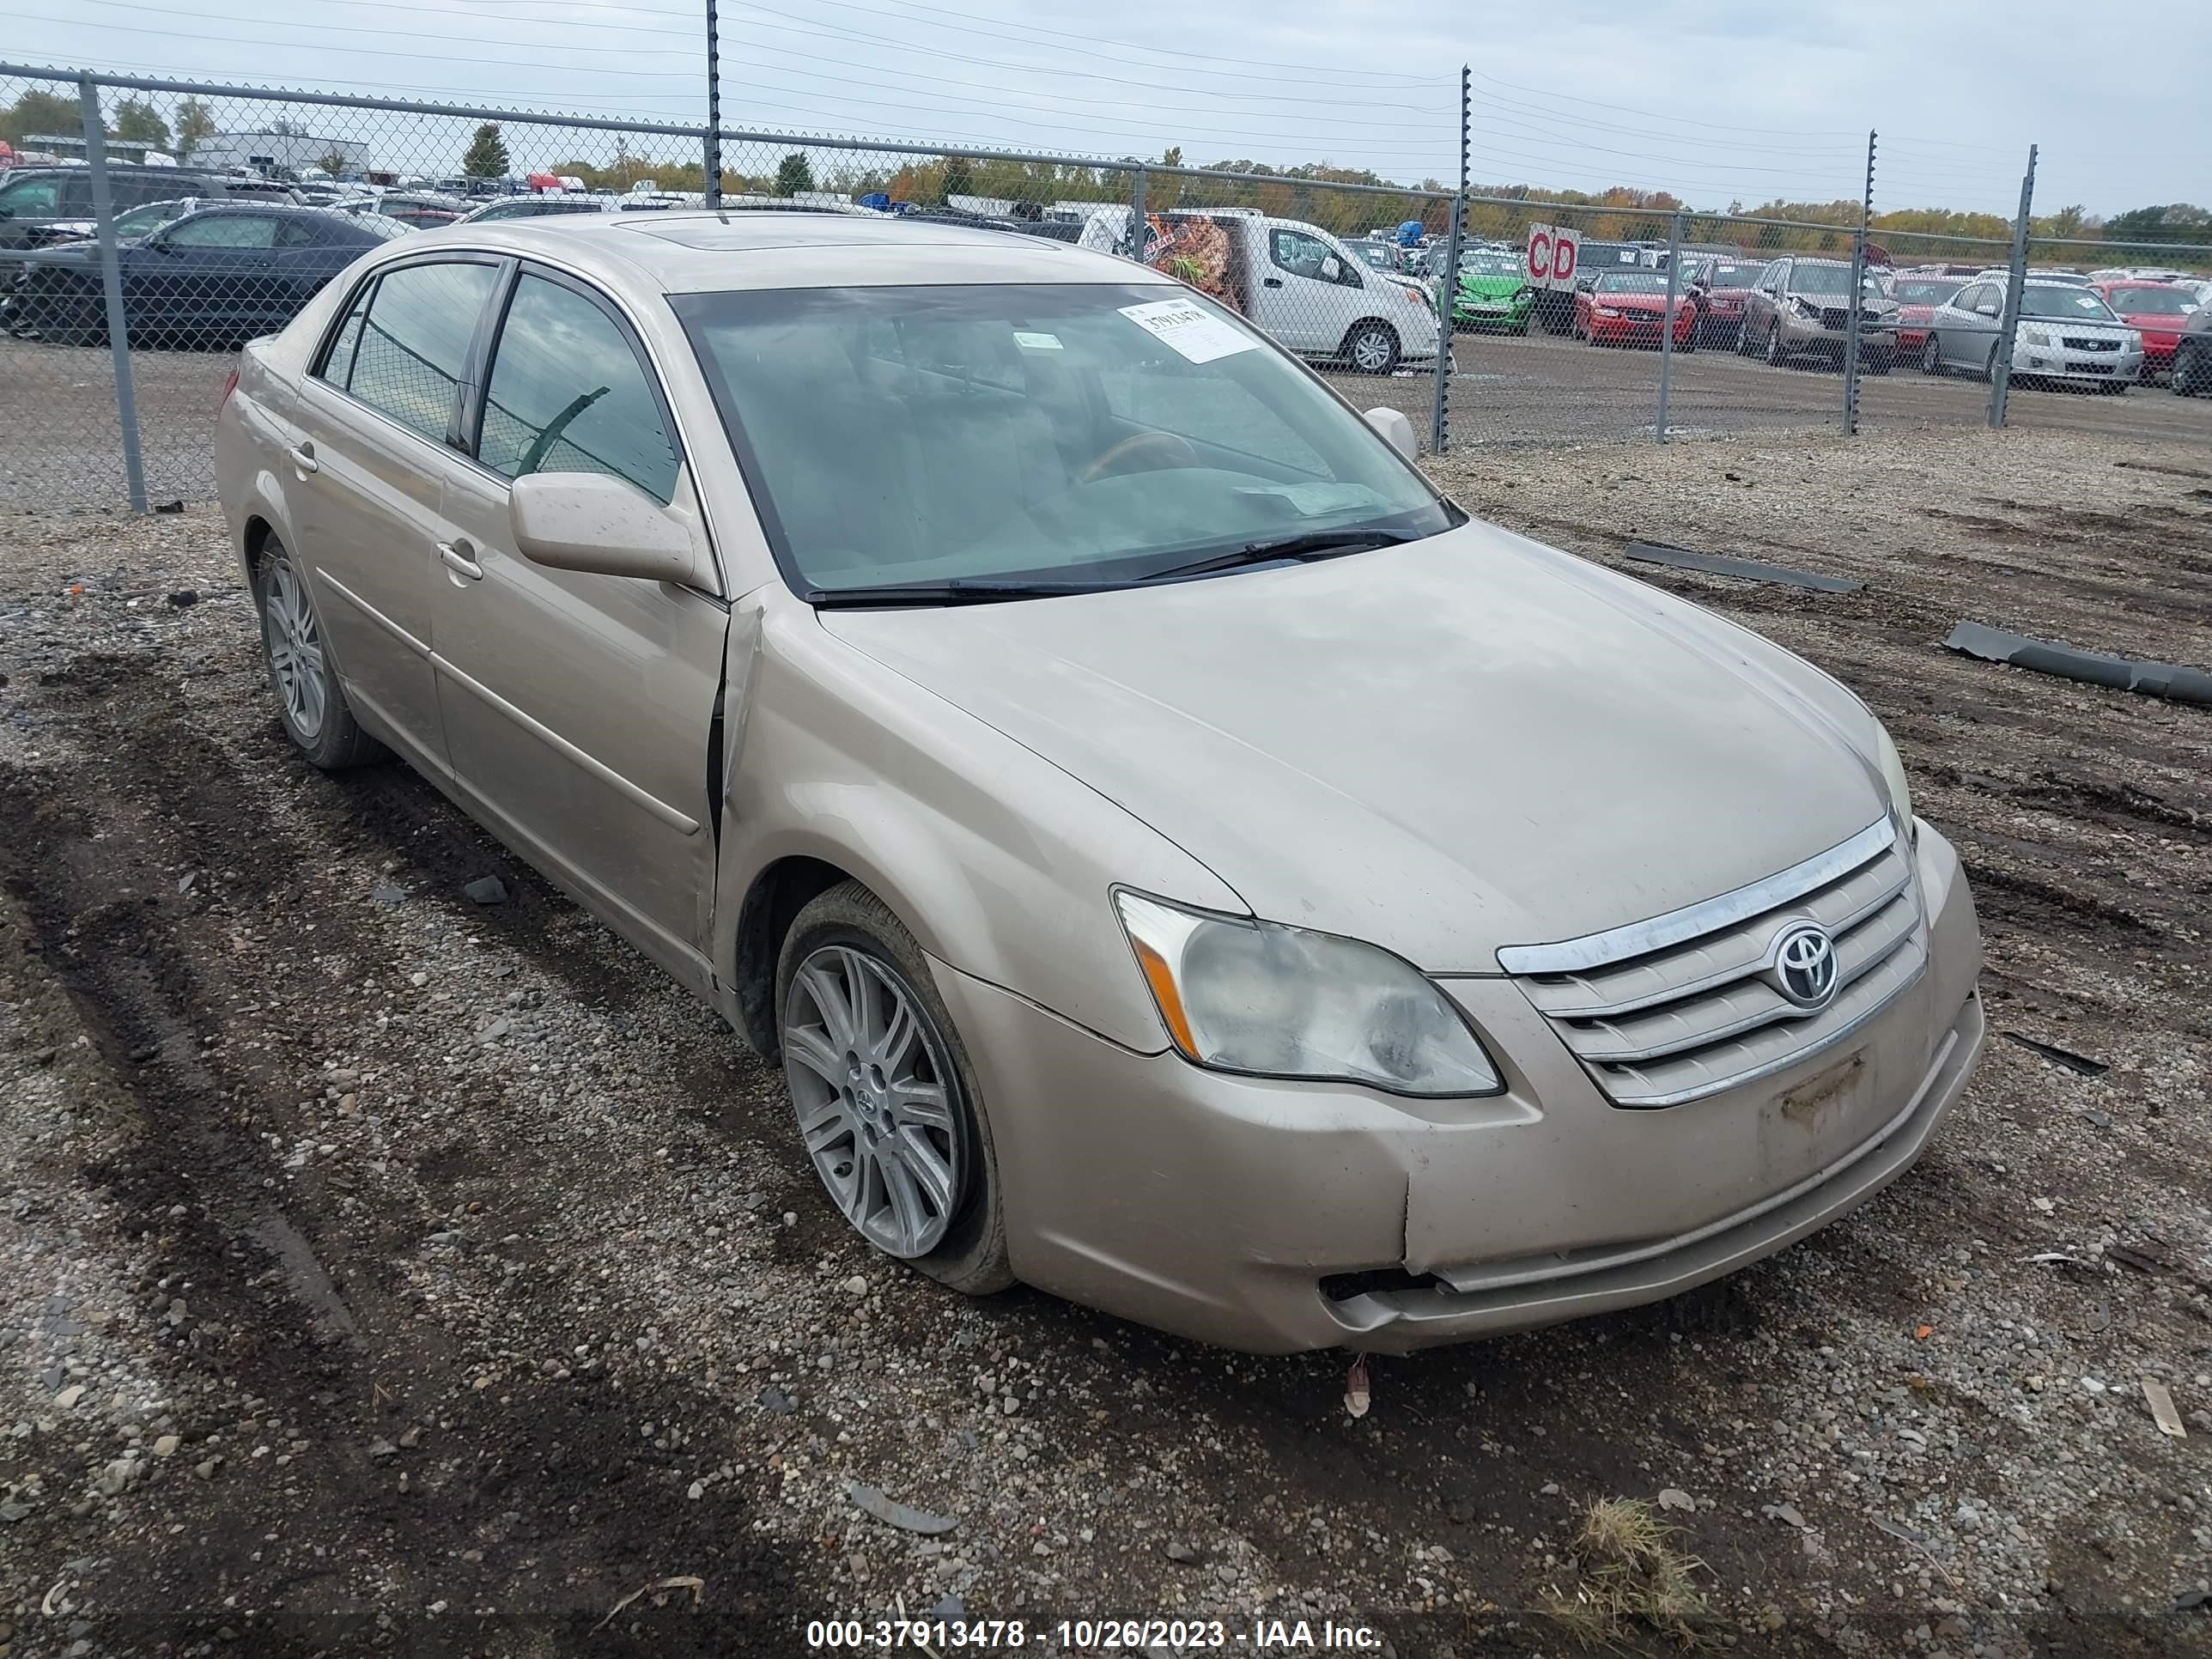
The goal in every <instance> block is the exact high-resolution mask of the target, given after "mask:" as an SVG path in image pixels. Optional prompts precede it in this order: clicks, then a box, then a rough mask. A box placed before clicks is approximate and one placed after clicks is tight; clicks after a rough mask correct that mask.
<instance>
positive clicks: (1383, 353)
mask: <svg viewBox="0 0 2212 1659" xmlns="http://www.w3.org/2000/svg"><path fill="white" fill-rule="evenodd" d="M1343 356H1344V357H1345V359H1346V361H1347V362H1350V363H1351V365H1352V368H1354V369H1355V370H1356V371H1358V373H1359V374H1389V373H1390V372H1391V370H1393V369H1395V368H1397V367H1398V331H1397V330H1395V329H1394V328H1392V327H1391V326H1390V325H1389V324H1388V323H1377V322H1373V321H1369V322H1364V323H1354V324H1353V325H1352V331H1351V332H1349V333H1348V334H1346V336H1345V337H1344V348H1343Z"/></svg>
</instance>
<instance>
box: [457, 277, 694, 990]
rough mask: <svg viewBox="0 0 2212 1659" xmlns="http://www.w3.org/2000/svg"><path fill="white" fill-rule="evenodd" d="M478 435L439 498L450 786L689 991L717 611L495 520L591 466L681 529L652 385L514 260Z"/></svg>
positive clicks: (590, 313) (595, 301)
mask: <svg viewBox="0 0 2212 1659" xmlns="http://www.w3.org/2000/svg"><path fill="white" fill-rule="evenodd" d="M477 425H478V430H477V435H476V440H475V445H474V447H475V452H476V456H477V464H476V465H463V466H461V467H459V468H457V469H456V471H455V475H454V477H453V482H452V483H450V484H449V485H448V487H447V495H446V516H447V519H448V520H451V522H452V526H453V537H452V539H451V541H450V542H449V544H447V547H446V549H444V550H443V551H442V554H441V568H440V570H439V573H438V575H437V579H436V580H435V583H434V592H435V610H436V632H437V641H438V648H437V653H436V658H435V662H436V667H437V675H438V702H439V707H440V708H441V710H442V712H443V714H444V720H445V728H446V738H447V744H448V746H449V747H450V750H451V751H452V755H453V769H454V773H455V775H456V777H457V778H458V780H459V783H460V785H461V787H462V788H463V790H464V791H465V793H467V794H468V796H469V797H470V798H471V800H472V801H473V803H474V804H475V805H476V806H477V809H478V810H479V811H481V812H483V815H484V816H485V817H486V818H487V819H488V821H489V822H491V823H494V824H495V827H497V828H498V829H500V830H501V834H502V835H504V836H506V837H507V839H508V840H510V841H511V842H513V844H515V845H516V846H517V847H518V848H521V849H522V850H523V851H524V852H525V854H526V856H528V857H529V858H530V859H531V860H532V862H533V863H535V864H536V865H538V867H539V868H540V869H542V870H544V871H545V872H547V873H548V874H549V875H550V876H552V877H553V878H555V879H556V880H557V881H560V882H561V883H562V884H563V885H565V886H567V887H568V888H569V889H570V890H572V891H574V892H576V893H578V894H579V895H580V896H582V897H583V898H584V899H585V900H586V902H588V903H590V904H591V905H592V908H595V909H597V910H599V912H600V913H601V914H602V915H605V916H606V917H607V918H608V919H609V920H610V921H611V922H612V923H613V924H614V925H615V926H616V927H617V928H618V929H619V930H620V931H621V932H623V933H624V934H625V935H626V936H627V937H628V938H629V939H630V940H631V941H632V942H633V943H635V945H638V947H639V948H640V949H641V950H643V951H647V953H648V954H649V955H651V956H653V957H655V958H657V959H658V960H659V961H660V962H661V963H663V964H664V965H665V966H666V967H667V968H668V969H670V970H671V971H672V972H674V973H675V974H676V975H678V977H679V978H680V979H682V980H684V981H685V982H686V983H687V984H690V985H691V986H692V987H694V988H695V989H697V990H699V991H701V992H702V993H703V992H704V991H705V990H706V988H707V985H708V978H709V973H708V960H709V958H708V927H709V924H710V922H711V921H712V914H713V901H714V840H715V826H714V811H715V808H714V803H713V802H712V801H711V800H710V799H709V796H708V778H709V775H710V769H711V765H712V763H710V761H709V757H708V750H709V745H710V743H711V742H712V734H713V732H714V730H715V711H716V709H717V707H718V706H719V702H720V690H721V672H722V647H723V642H724V640H725V638H726V635H727V634H728V632H729V609H728V606H727V605H726V604H725V603H724V602H723V600H722V599H721V598H720V596H718V595H709V594H705V593H700V592H693V591H692V590H690V589H689V588H684V587H678V586H674V585H672V584H670V583H665V582H651V581H642V580H636V579H635V578H626V577H619V576H599V575H591V574H585V573H582V572H578V571H572V570H555V569H551V568H547V567H544V566H542V565H537V564H532V562H530V561H529V560H527V559H526V558H524V557H522V556H521V555H520V553H518V552H517V551H516V550H515V547H514V542H513V535H512V533H511V531H510V529H509V519H508V510H507V506H508V504H507V495H508V488H509V485H510V484H511V483H512V482H513V480H514V479H516V478H519V477H523V476H525V475H526V474H529V473H533V472H596V473H602V474H606V475H610V476H611V477H617V478H620V479H622V480H623V481H624V482H625V483H629V485H631V486H632V487H633V488H635V489H637V490H638V491H640V492H641V494H643V495H647V496H648V497H650V498H651V499H652V500H653V501H656V502H659V503H660V504H661V505H662V506H663V507H665V509H666V510H667V511H668V512H670V513H672V514H674V515H676V516H678V517H679V518H683V519H684V520H687V524H688V525H689V526H696V523H697V520H698V513H697V506H696V499H695V497H694V496H693V495H692V491H691V486H690V479H689V477H688V476H687V475H686V473H685V471H684V465H683V463H682V460H681V459H680V458H679V457H678V454H677V453H676V447H675V444H674V442H673V440H672V438H671V433H672V431H673V427H672V425H671V422H670V421H669V419H668V416H667V412H666V406H665V403H664V401H663V399H662V397H661V394H660V391H659V381H658V380H657V379H656V377H655V376H654V374H653V370H652V368H650V366H649V365H648V364H647V362H646V360H645V357H644V354H643V353H642V352H641V350H640V349H639V348H638V345H637V343H636V340H635V337H634V336H633V334H632V333H631V331H630V330H629V326H628V325H626V324H625V323H623V321H622V320H621V319H620V317H619V316H618V314H617V313H616V311H615V310H614V309H613V307H611V305H609V304H608V303H607V302H606V301H605V300H604V299H602V298H601V297H600V296H599V295H596V294H594V293H593V292H592V291H591V290H590V289H587V288H586V287H584V286H583V285H582V284H580V283H574V282H572V281H571V280H569V279H568V278H567V277H564V276H556V275H554V274H552V273H550V272H540V271H537V270H532V269H530V268H528V267H526V268H525V269H524V270H523V271H522V272H521V273H520V275H519V276H517V277H516V279H515V281H514V284H513V294H512V296H511V298H510V299H509V300H508V301H507V309H506V318H505V320H504V322H503V323H502V324H501V328H500V331H499V334H498V337H497V338H496V340H495V343H493V345H492V348H491V352H490V356H489V368H488V372H487V374H485V377H484V393H483V410H482V414H481V417H480V420H479V421H478V422H477Z"/></svg>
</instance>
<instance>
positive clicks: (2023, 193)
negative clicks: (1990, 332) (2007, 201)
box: [1990, 144, 2035, 426]
mask: <svg viewBox="0 0 2212 1659" xmlns="http://www.w3.org/2000/svg"><path fill="white" fill-rule="evenodd" d="M2034 204H2035V146H2034V145H2033V144H2030V145H2029V146H2028V147H2027V174H2026V176H2024V177H2023V178H2022V179H2021V181H2020V217H2019V218H2017V219H2015V221H2014V222H2013V227H2012V264H2011V267H2010V269H2009V270H2008V271H2007V272H2006V275H2005V302H2004V319H2003V320H2002V322H2000V323H1999V324H1998V325H1997V348H1996V356H1995V357H1994V358H1993V359H1992V360H1991V362H1990V425H1991V426H2002V425H2003V424H2004V423H2005V399H2006V398H2007V397H2008V395H2009V394H2010V393H2011V392H2012V348H2013V340H2014V337H2015V336H2016V335H2017V334H2018V333H2019V332H2020V301H2021V290H2022V289H2024V288H2025V287H2026V286H2027V216H2028V211H2029V210H2030V209H2031V208H2032V207H2033V206H2034Z"/></svg>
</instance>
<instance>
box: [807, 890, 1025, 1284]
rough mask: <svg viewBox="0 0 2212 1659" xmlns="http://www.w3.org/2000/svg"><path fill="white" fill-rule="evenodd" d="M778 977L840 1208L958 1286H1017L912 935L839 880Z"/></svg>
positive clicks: (988, 1149)
mask: <svg viewBox="0 0 2212 1659" xmlns="http://www.w3.org/2000/svg"><path fill="white" fill-rule="evenodd" d="M775 983H776V1011H777V1012H776V1036H777V1041H778V1043H779V1045H780V1047H781V1050H782V1054H783V1075H784V1080H785V1083H786V1084H787V1086H788V1087H789V1089H790V1091H791V1103H792V1108H793V1112H794V1113H795V1114H796V1117H797V1123H798V1129H799V1139H800V1142H801V1145H802V1146H804V1148H805V1152H806V1155H807V1157H808V1158H809V1159H810V1160H811V1162H812V1163H813V1165H814V1170H815V1173H816V1174H817V1176H820V1177H821V1180H822V1184H823V1187H824V1188H826V1189H827V1190H828V1192H829V1198H830V1201H831V1202H832V1203H834V1204H836V1206H837V1209H838V1211H839V1212H840V1213H841V1214H842V1215H843V1216H844V1218H845V1219H846V1220H847V1221H848V1222H849V1223H851V1224H852V1226H853V1228H854V1231H856V1232H858V1233H859V1234H860V1237H863V1238H865V1239H866V1240H867V1241H868V1243H871V1244H872V1245H874V1246H875V1247H876V1248H877V1249H879V1250H881V1251H882V1252H883V1253H884V1255H890V1256H894V1257H896V1258H897V1259H898V1260H899V1261H904V1262H907V1263H908V1264H910V1265H911V1266H913V1267H916V1268H919V1269H920V1270H921V1272H923V1273H927V1274H928V1275H929V1276H930V1277H931V1278H932V1279H936V1280H937V1281H938V1282H939V1283H940V1284H942V1285H947V1286H949V1287H951V1289H953V1290H956V1291H965V1292H967V1293H968V1294H969V1295H971V1296H984V1295H988V1294H990V1293H991V1292H993V1291H1002V1290H1004V1289H1006V1287H1007V1286H1008V1285H1011V1284H1012V1283H1013V1282H1014V1275H1013V1270H1012V1267H1010V1266H1009V1264H1008V1260H1007V1255H1006V1215H1005V1211H1004V1208H1003V1206H1002V1204H1001V1202H1000V1188H999V1164H998V1157H997V1154H996V1153H995V1152H994V1150H993V1147H992V1142H991V1132H990V1126H989V1123H988V1121H987V1120H986V1118H985V1117H984V1115H983V1109H982V1102H981V1097H980V1096H979V1094H978V1092H977V1091H976V1088H975V1078H974V1074H973V1073H972V1072H971V1071H970V1069H969V1064H968V1056H967V1051H966V1050H965V1049H964V1048H963V1047H962V1045H961V1042H960V1036H959V1033H958V1032H957V1031H956V1030H954V1029H953V1025H952V1017H951V1014H950V1013H949V1012H947V1011H946V1009H945V1004H944V1002H943V1000H941V999H940V998H939V996H938V994H937V987H936V984H935V982H934V981H933V979H932V977H931V975H930V970H929V963H928V962H927V959H926V958H925V957H923V955H922V951H921V946H920V945H917V944H916V943H915V939H914V935H913V934H911V933H908V931H907V930H906V927H905V926H904V924H902V922H901V921H899V919H898V918H897V917H896V916H895V915H892V914H891V912H890V907H889V906H887V905H885V904H884V902H883V901H882V900H881V899H879V898H878V897H877V896H875V895H874V894H873V893H872V892H870V891H869V890H867V889H866V887H864V886H862V885H861V884H860V883H859V882H857V881H848V882H845V883H842V884H840V885H838V886H836V887H833V888H831V889H830V890H829V891H827V892H825V893H823V894H822V895H821V896H818V897H817V898H815V899H814V900H813V901H811V902H810V903H809V904H808V905H807V906H806V908H805V909H803V910H801V911H800V912H799V915H798V918H797V920H796V921H793V923H792V927H791V932H790V933H789V934H788V935H787V937H786V938H785V939H784V942H783V950H782V951H781V955H780V957H779V959H778V961H777V963H776V975H775Z"/></svg>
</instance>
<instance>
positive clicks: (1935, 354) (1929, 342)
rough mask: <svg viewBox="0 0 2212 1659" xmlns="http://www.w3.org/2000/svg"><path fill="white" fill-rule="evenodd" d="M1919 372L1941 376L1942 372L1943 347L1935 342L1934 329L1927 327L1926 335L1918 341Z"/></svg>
mask: <svg viewBox="0 0 2212 1659" xmlns="http://www.w3.org/2000/svg"><path fill="white" fill-rule="evenodd" d="M1920 372H1921V373H1922V374H1933V375H1936V376H1937V377H1939V378H1940V377H1941V376H1942V374H1943V349H1942V346H1941V345H1939V344H1938V343H1936V331H1935V330H1934V329H1932V328H1931V329H1929V331H1928V337H1927V338H1926V339H1924V340H1923V341H1922V342H1921V343H1920Z"/></svg>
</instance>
